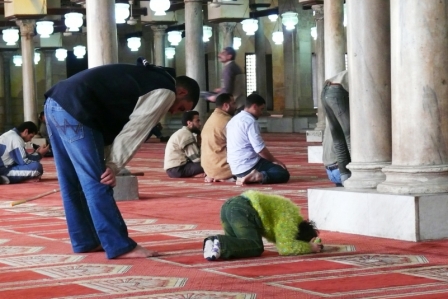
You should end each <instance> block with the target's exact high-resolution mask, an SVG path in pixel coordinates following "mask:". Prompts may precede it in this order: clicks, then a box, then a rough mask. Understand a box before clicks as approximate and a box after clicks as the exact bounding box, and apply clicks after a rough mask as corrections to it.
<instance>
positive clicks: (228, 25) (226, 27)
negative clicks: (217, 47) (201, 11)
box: [219, 22, 236, 48]
mask: <svg viewBox="0 0 448 299" xmlns="http://www.w3.org/2000/svg"><path fill="white" fill-rule="evenodd" d="M235 26H236V23H234V22H224V23H219V29H220V31H221V32H222V36H223V43H222V46H223V48H225V47H233V30H234V29H235Z"/></svg>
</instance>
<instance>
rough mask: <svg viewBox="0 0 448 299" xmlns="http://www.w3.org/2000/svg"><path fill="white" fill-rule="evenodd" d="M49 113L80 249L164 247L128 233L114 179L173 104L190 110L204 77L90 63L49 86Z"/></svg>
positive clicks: (114, 254) (129, 253)
mask: <svg viewBox="0 0 448 299" xmlns="http://www.w3.org/2000/svg"><path fill="white" fill-rule="evenodd" d="M45 97H46V103H45V115H46V119H47V129H48V131H49V135H50V140H51V145H52V150H53V155H54V157H55V163H56V169H57V171H58V178H59V184H60V187H61V195H62V199H63V203H64V209H65V214H66V218H67V226H68V231H69V235H70V240H71V243H72V247H73V251H74V252H92V251H98V250H104V251H105V252H106V256H107V258H109V259H112V258H134V257H148V256H155V255H157V253H156V252H154V251H150V250H147V249H145V248H143V247H141V246H139V245H137V243H136V242H135V241H134V240H132V239H131V238H129V236H128V232H127V227H126V224H125V223H124V221H123V218H122V216H121V214H120V211H119V210H118V208H117V205H116V203H115V200H114V197H113V190H112V187H113V186H114V185H115V175H116V174H117V173H118V172H119V170H120V169H121V168H123V167H124V166H125V165H126V163H128V162H129V161H130V160H131V158H132V157H133V155H134V154H135V153H136V152H137V150H138V149H139V147H140V145H141V144H142V143H143V142H144V141H145V139H146V137H147V136H148V134H149V131H150V130H151V128H153V127H154V126H155V125H156V124H157V123H158V122H159V120H160V118H161V117H162V116H163V115H164V114H165V113H167V112H170V113H176V112H182V111H186V110H191V109H193V108H194V106H195V105H196V103H197V101H198V99H199V85H198V84H197V82H196V81H195V80H193V79H191V78H189V77H186V76H180V77H177V78H176V79H174V78H173V77H172V76H171V75H170V74H169V73H168V72H167V71H165V70H164V69H162V68H159V67H156V66H153V65H149V64H148V63H147V62H146V60H142V59H139V61H138V64H137V65H130V64H110V65H103V66H99V67H96V68H91V69H88V70H85V71H82V72H80V73H77V74H76V75H74V76H72V77H70V78H68V79H66V80H64V81H61V82H59V83H58V84H56V85H55V86H53V87H52V88H51V89H50V90H49V91H47V92H46V93H45Z"/></svg>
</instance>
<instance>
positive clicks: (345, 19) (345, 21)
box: [343, 3, 347, 27]
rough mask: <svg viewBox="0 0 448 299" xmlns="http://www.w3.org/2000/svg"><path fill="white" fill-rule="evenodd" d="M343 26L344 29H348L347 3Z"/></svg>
mask: <svg viewBox="0 0 448 299" xmlns="http://www.w3.org/2000/svg"><path fill="white" fill-rule="evenodd" d="M343 25H344V27H347V8H346V6H345V3H344V21H343Z"/></svg>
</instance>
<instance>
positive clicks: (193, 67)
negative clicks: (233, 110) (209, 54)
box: [185, 0, 207, 120]
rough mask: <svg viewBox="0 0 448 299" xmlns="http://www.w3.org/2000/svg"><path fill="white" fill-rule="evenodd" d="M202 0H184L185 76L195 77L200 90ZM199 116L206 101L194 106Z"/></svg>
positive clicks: (202, 76) (202, 116)
mask: <svg viewBox="0 0 448 299" xmlns="http://www.w3.org/2000/svg"><path fill="white" fill-rule="evenodd" d="M202 24H203V16H202V1H201V0H185V49H186V51H185V66H186V73H187V76H189V77H191V78H193V79H195V80H196V81H197V82H198V84H199V88H200V89H201V90H205V84H206V80H205V54H204V42H203V41H202ZM195 110H197V111H198V112H199V117H200V119H202V120H205V114H206V111H207V105H206V102H205V101H203V100H199V102H198V104H197V105H196V107H195Z"/></svg>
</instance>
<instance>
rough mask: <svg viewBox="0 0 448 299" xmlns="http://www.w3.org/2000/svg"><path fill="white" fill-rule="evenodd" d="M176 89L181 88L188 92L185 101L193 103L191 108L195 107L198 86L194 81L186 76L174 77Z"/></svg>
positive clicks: (197, 98)
mask: <svg viewBox="0 0 448 299" xmlns="http://www.w3.org/2000/svg"><path fill="white" fill-rule="evenodd" d="M176 87H183V88H185V89H186V90H187V91H188V94H187V96H186V98H187V101H189V102H192V103H193V108H194V107H196V104H197V103H198V101H199V93H200V89H199V84H198V82H196V80H194V79H192V78H190V77H187V76H179V77H176Z"/></svg>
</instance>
